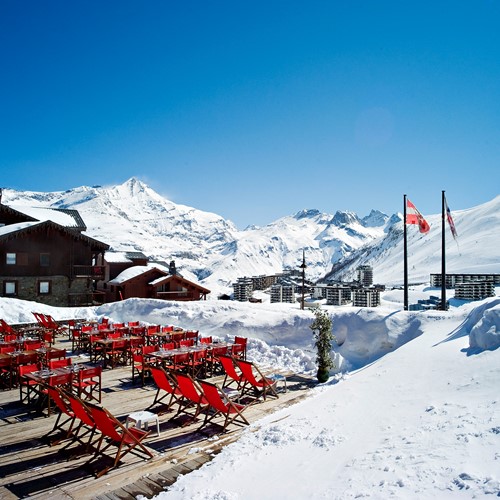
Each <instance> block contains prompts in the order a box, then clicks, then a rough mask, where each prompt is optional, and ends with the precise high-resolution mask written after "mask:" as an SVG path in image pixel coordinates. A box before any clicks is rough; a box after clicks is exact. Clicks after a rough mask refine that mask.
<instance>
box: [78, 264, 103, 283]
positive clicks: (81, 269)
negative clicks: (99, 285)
mask: <svg viewBox="0 0 500 500" xmlns="http://www.w3.org/2000/svg"><path fill="white" fill-rule="evenodd" d="M104 269H105V266H73V267H72V268H71V270H72V275H73V277H74V278H92V279H95V280H102V279H104Z"/></svg>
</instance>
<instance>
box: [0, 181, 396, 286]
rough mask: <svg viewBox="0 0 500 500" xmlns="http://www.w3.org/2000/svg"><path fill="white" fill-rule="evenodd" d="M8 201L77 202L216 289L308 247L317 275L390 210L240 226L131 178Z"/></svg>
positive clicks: (290, 259)
mask: <svg viewBox="0 0 500 500" xmlns="http://www.w3.org/2000/svg"><path fill="white" fill-rule="evenodd" d="M3 196H4V202H5V203H7V204H9V205H11V206H13V207H14V208H18V209H19V210H21V211H22V208H23V207H24V206H42V207H54V208H66V209H70V208H72V209H77V210H78V211H79V212H80V214H81V216H82V218H83V220H84V221H85V224H86V225H87V234H88V235H89V236H92V237H93V238H96V239H98V240H101V241H103V242H105V243H108V244H109V245H111V247H112V248H113V249H114V250H132V249H135V250H139V251H142V252H144V253H145V254H146V255H148V256H150V257H152V258H155V259H162V260H166V261H170V260H171V259H174V260H175V261H176V266H177V268H178V269H180V270H182V273H183V275H185V276H186V277H188V278H189V277H190V275H191V278H195V279H196V280H199V281H201V282H202V283H203V284H204V285H206V286H208V287H209V288H212V289H213V290H222V289H224V288H226V289H228V291H230V287H231V283H232V282H233V281H234V280H236V278H238V277H240V276H254V275H262V274H274V273H279V272H281V271H282V270H283V269H286V268H297V266H298V264H299V263H300V262H301V259H302V250H303V249H305V251H306V256H307V265H308V277H309V278H311V279H318V278H320V277H321V276H323V275H324V274H325V273H326V272H327V271H328V270H329V269H330V268H331V266H332V264H333V263H335V262H337V261H339V260H342V259H343V258H345V257H346V256H347V255H349V254H350V253H352V252H353V251H354V250H356V249H358V248H360V247H361V246H363V245H366V244H367V243H369V242H370V241H372V240H374V239H378V238H380V237H382V236H383V234H384V231H385V230H387V221H388V220H389V218H388V216H386V215H385V214H382V213H381V212H378V211H372V213H371V214H370V215H369V216H367V217H365V218H364V219H359V218H358V216H357V215H356V214H355V213H353V212H337V213H336V214H335V215H330V214H324V213H320V212H319V211H317V210H302V211H300V212H298V213H297V214H295V215H292V216H288V217H284V218H282V219H279V220H277V221H275V222H273V223H271V224H268V225H267V226H265V227H249V228H247V229H246V230H244V231H239V230H238V229H237V228H236V227H235V226H234V224H232V223H231V222H229V221H226V220H225V219H223V218H222V217H220V216H218V215H216V214H213V213H208V212H203V211H200V210H197V209H195V208H191V207H187V206H183V205H178V204H175V203H173V202H171V201H169V200H167V199H165V198H164V197H162V196H161V195H159V194H158V193H156V192H155V191H154V190H153V189H151V188H150V187H148V186H147V185H146V184H144V183H143V182H141V181H139V180H137V179H135V178H132V179H129V180H128V181H127V182H125V183H123V184H121V185H118V186H113V187H100V186H94V187H78V188H75V189H71V190H68V191H64V192H52V193H36V192H20V191H13V190H9V189H6V190H4V194H3Z"/></svg>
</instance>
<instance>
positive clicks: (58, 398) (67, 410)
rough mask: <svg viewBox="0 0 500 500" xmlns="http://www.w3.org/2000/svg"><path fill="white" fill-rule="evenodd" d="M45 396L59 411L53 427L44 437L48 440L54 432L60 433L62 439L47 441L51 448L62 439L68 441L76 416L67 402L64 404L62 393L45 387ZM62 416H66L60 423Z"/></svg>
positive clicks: (53, 388)
mask: <svg viewBox="0 0 500 500" xmlns="http://www.w3.org/2000/svg"><path fill="white" fill-rule="evenodd" d="M47 396H48V397H49V398H50V399H51V400H52V401H54V403H55V404H56V406H57V407H58V408H59V411H60V413H59V415H58V416H57V419H56V421H55V423H54V427H52V430H50V431H49V432H48V433H47V434H45V435H44V438H45V439H48V438H49V437H50V436H51V435H52V434H54V433H55V432H56V431H59V432H60V433H62V437H60V438H59V439H54V440H49V445H50V446H53V445H55V444H59V443H60V442H61V441H63V440H64V439H68V438H69V437H70V436H71V431H72V430H73V425H74V424H75V420H76V415H75V413H74V412H73V411H72V410H71V407H70V406H69V402H66V401H65V400H64V399H63V395H62V393H61V392H59V391H58V390H57V388H55V387H50V386H49V387H47ZM64 416H66V417H67V418H66V420H64V421H62V422H61V418H63V417H64ZM68 422H69V423H70V425H69V427H68V428H67V429H65V428H64V427H65V425H66V424H67V423H68Z"/></svg>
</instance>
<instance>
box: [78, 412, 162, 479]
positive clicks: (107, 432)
mask: <svg viewBox="0 0 500 500" xmlns="http://www.w3.org/2000/svg"><path fill="white" fill-rule="evenodd" d="M87 406H88V408H89V410H90V414H91V416H92V419H93V421H94V423H95V425H96V427H97V430H98V431H99V432H100V433H101V437H100V438H99V441H98V442H97V451H96V454H95V455H94V458H96V457H97V456H98V455H104V452H105V451H106V450H107V449H108V448H109V447H110V446H116V448H117V452H116V455H115V456H114V461H113V465H112V466H108V467H105V468H104V469H102V470H100V471H98V472H97V473H96V476H97V477H101V476H102V475H104V474H106V473H107V472H108V471H109V470H111V469H113V468H115V467H117V466H118V464H119V462H120V460H121V459H122V458H123V457H124V456H125V455H127V454H128V453H129V452H131V451H134V452H140V453H142V454H143V455H146V456H147V457H148V458H153V453H152V452H151V451H150V450H148V449H147V448H146V447H145V446H144V444H143V443H142V441H144V439H145V438H146V437H147V436H148V435H149V432H150V431H143V430H142V429H137V428H136V427H131V428H130V429H127V428H126V427H125V426H124V425H123V424H122V423H121V422H120V421H119V420H118V419H117V418H115V417H114V416H113V415H112V414H111V413H110V412H109V411H108V410H106V408H102V407H100V406H96V405H94V404H91V403H89V404H87ZM105 438H106V439H108V440H109V443H108V444H107V445H106V446H105V447H104V448H102V449H101V446H102V443H103V442H104V439H105ZM92 460H93V459H91V460H90V461H89V462H91V461H92Z"/></svg>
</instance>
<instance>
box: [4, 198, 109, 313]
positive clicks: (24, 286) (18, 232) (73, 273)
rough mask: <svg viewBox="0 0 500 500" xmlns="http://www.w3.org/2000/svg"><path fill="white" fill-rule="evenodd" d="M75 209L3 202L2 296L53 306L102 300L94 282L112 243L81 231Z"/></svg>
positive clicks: (81, 225)
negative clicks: (99, 263) (106, 242)
mask: <svg viewBox="0 0 500 500" xmlns="http://www.w3.org/2000/svg"><path fill="white" fill-rule="evenodd" d="M86 229H87V228H86V226H85V224H84V222H83V220H82V218H81V217H80V214H79V213H78V211H77V210H63V209H52V208H33V207H26V208H24V207H23V209H22V211H21V209H14V208H12V207H9V206H7V205H4V204H2V203H0V294H1V296H2V297H14V298H17V299H23V300H31V301H35V302H41V303H43V304H48V305H52V306H80V305H92V304H96V303H101V302H102V300H101V298H102V297H101V296H100V295H99V294H98V293H96V291H95V283H96V281H97V280H98V279H102V278H103V273H104V268H103V267H102V266H99V265H98V261H99V260H100V259H102V258H103V256H104V253H105V251H106V250H107V249H108V248H109V245H107V244H105V243H102V242H101V241H98V240H95V239H93V238H90V237H89V236H86V235H85V234H83V231H85V230H86Z"/></svg>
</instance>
